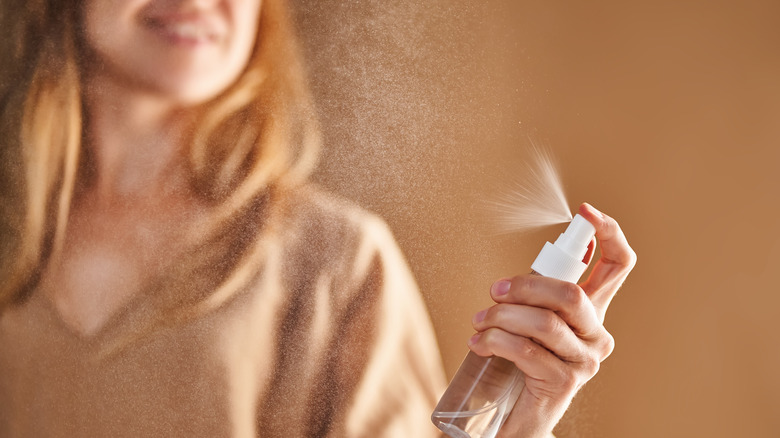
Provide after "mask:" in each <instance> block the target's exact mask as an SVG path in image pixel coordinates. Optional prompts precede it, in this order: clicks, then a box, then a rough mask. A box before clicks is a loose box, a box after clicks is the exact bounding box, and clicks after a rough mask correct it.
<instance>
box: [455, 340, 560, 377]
mask: <svg viewBox="0 0 780 438" xmlns="http://www.w3.org/2000/svg"><path fill="white" fill-rule="evenodd" d="M469 348H470V349H471V351H473V352H474V353H476V354H478V355H480V356H490V355H493V356H498V357H503V358H504V359H507V360H509V361H511V362H513V363H514V364H515V366H517V368H519V369H520V371H522V372H523V373H525V374H526V375H527V376H529V377H531V378H533V379H537V380H543V381H548V380H557V379H559V378H560V376H561V375H563V374H564V373H565V369H566V368H567V367H566V364H565V363H564V362H563V361H562V360H561V359H560V358H558V357H556V356H555V355H554V354H552V353H551V352H550V351H549V350H547V349H546V348H544V347H542V346H541V345H539V344H537V343H536V342H534V341H532V340H531V339H528V338H525V337H522V336H514V335H511V334H509V333H507V332H505V331H503V330H499V329H488V330H486V331H484V332H481V333H477V334H476V335H474V336H472V337H471V339H470V340H469Z"/></svg>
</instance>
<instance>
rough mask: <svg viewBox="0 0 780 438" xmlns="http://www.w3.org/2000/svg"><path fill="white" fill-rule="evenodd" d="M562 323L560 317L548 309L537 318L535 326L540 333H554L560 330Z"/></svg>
mask: <svg viewBox="0 0 780 438" xmlns="http://www.w3.org/2000/svg"><path fill="white" fill-rule="evenodd" d="M562 324H563V323H562V322H561V319H560V317H558V316H557V315H556V314H555V313H553V312H552V311H548V312H544V314H543V316H541V317H540V318H538V319H537V321H536V324H535V326H536V327H535V328H536V330H537V331H539V332H540V333H544V334H552V335H555V334H558V333H560V331H561V330H562Z"/></svg>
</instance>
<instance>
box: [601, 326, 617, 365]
mask: <svg viewBox="0 0 780 438" xmlns="http://www.w3.org/2000/svg"><path fill="white" fill-rule="evenodd" d="M601 344H602V345H601V357H602V359H601V360H604V359H606V358H608V357H609V355H611V354H612V352H613V351H615V337H614V336H612V334H610V333H609V332H608V331H606V330H604V336H603V337H602V341H601Z"/></svg>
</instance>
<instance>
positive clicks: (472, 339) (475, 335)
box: [469, 333, 482, 345]
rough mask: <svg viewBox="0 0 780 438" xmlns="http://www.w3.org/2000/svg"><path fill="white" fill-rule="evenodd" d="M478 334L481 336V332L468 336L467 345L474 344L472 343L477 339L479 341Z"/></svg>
mask: <svg viewBox="0 0 780 438" xmlns="http://www.w3.org/2000/svg"><path fill="white" fill-rule="evenodd" d="M480 336H482V333H476V334H474V336H472V337H471V338H469V345H474V344H476V343H477V341H479V337H480Z"/></svg>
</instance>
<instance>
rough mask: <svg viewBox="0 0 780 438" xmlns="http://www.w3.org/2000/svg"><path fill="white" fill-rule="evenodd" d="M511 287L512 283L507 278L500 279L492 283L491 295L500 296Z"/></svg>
mask: <svg viewBox="0 0 780 438" xmlns="http://www.w3.org/2000/svg"><path fill="white" fill-rule="evenodd" d="M510 287H512V283H511V282H509V281H507V280H501V281H497V282H495V283H493V291H492V292H493V296H495V297H500V296H502V295H506V294H507V293H509V288H510Z"/></svg>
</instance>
